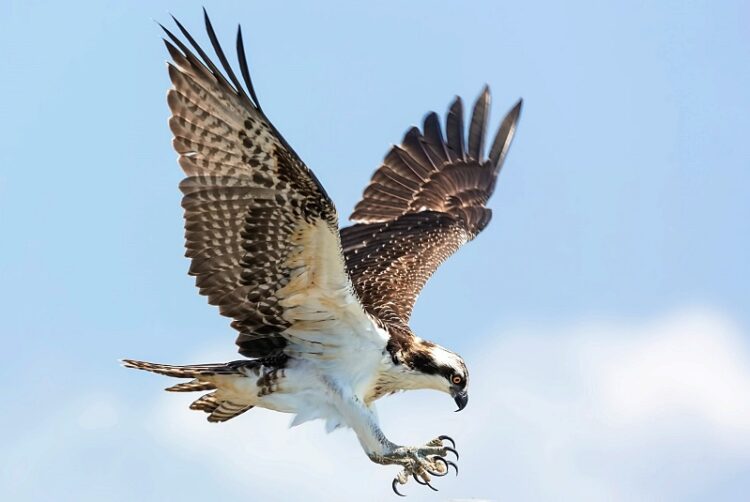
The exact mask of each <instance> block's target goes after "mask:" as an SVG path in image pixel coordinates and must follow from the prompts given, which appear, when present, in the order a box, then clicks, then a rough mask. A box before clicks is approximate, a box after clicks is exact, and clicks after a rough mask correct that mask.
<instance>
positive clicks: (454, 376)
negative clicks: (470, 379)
mask: <svg viewBox="0 0 750 502" xmlns="http://www.w3.org/2000/svg"><path fill="white" fill-rule="evenodd" d="M451 380H452V381H453V383H454V384H456V385H458V384H460V383H461V381H462V380H463V378H461V377H460V376H458V375H453V378H452V379H451Z"/></svg>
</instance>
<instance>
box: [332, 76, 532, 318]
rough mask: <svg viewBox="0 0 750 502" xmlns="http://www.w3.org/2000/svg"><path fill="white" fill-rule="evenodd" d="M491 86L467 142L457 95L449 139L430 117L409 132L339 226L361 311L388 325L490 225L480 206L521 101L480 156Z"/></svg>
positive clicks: (490, 186)
mask: <svg viewBox="0 0 750 502" xmlns="http://www.w3.org/2000/svg"><path fill="white" fill-rule="evenodd" d="M489 102H490V92H489V89H488V88H486V87H485V89H484V91H483V92H482V94H481V95H480V96H479V99H478V100H477V102H476V104H475V105H474V109H473V113H472V117H471V120H470V125H469V141H468V144H467V143H466V141H465V140H464V123H463V104H462V102H461V99H460V98H456V99H455V101H454V102H453V104H452V105H451V107H450V109H449V112H448V118H447V121H446V129H447V133H448V134H447V139H444V138H443V134H442V132H441V130H440V122H439V119H438V118H437V115H436V114H435V113H434V112H433V113H430V114H428V115H427V116H426V117H425V119H424V124H423V130H422V131H420V130H419V129H417V128H416V127H413V128H411V129H410V130H409V131H408V132H407V133H406V135H405V136H404V139H403V140H402V142H401V145H398V146H394V147H393V148H392V149H391V151H390V152H389V153H388V155H386V157H385V160H384V161H383V165H382V166H380V168H379V169H378V170H377V171H376V172H375V174H374V175H373V177H372V181H371V182H370V184H369V185H368V187H367V188H366V189H365V191H364V195H363V197H362V200H361V201H360V202H359V203H358V204H357V206H356V207H355V209H354V212H353V213H352V215H351V219H352V221H355V222H357V223H358V224H356V225H353V226H351V227H347V228H343V229H341V241H342V246H343V250H344V255H345V257H346V264H347V268H348V270H349V274H350V276H351V277H352V281H353V282H354V286H355V288H356V290H357V294H358V296H359V298H360V299H361V300H362V302H363V305H364V307H365V309H366V310H367V311H368V312H370V313H372V314H373V315H376V316H378V317H379V318H381V319H384V320H386V322H391V323H396V322H401V323H403V324H406V323H407V322H408V320H409V317H410V316H411V312H412V308H413V307H414V302H415V301H416V299H417V296H418V295H419V292H420V291H421V289H422V287H423V286H424V284H425V282H427V280H428V279H429V278H430V276H431V275H432V274H433V273H434V272H435V270H436V269H437V268H438V266H439V265H440V264H441V263H442V262H443V261H445V260H446V259H447V258H448V257H449V256H450V255H452V254H453V253H454V252H456V251H457V250H458V248H459V247H461V246H462V245H463V244H464V243H466V242H467V241H469V240H471V239H473V238H474V237H475V236H476V235H477V234H478V233H479V232H481V231H482V229H484V227H485V226H486V225H487V224H488V223H489V221H490V218H491V216H492V212H491V210H490V209H488V208H487V207H486V206H485V205H486V203H487V200H488V199H489V197H490V195H492V192H493V191H494V189H495V183H496V181H497V175H498V173H499V171H500V168H501V166H502V161H503V159H504V157H505V153H506V151H507V149H508V147H509V146H510V142H511V140H512V138H513V133H514V132H515V124H516V121H517V120H518V116H519V114H520V111H521V102H520V101H519V102H518V104H516V106H515V107H514V108H513V109H512V110H511V111H510V113H508V115H507V116H506V118H505V120H504V121H503V123H502V125H501V126H500V129H499V131H498V133H497V136H496V137H495V140H494V145H497V147H496V148H493V151H492V152H491V154H490V157H489V158H484V156H483V155H484V154H483V150H484V148H483V145H484V138H485V136H486V131H485V129H486V124H487V116H488V107H489Z"/></svg>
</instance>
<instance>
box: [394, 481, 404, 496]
mask: <svg viewBox="0 0 750 502" xmlns="http://www.w3.org/2000/svg"><path fill="white" fill-rule="evenodd" d="M396 483H398V478H393V483H391V488H393V492H394V493H395V494H396V495H398V496H399V497H406V495H404V494H403V493H401V492H399V491H398V490H397V489H396Z"/></svg>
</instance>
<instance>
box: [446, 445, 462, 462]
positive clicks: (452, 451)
mask: <svg viewBox="0 0 750 502" xmlns="http://www.w3.org/2000/svg"><path fill="white" fill-rule="evenodd" d="M443 448H445V451H449V452H451V453H453V454H454V455H455V456H456V460H458V459H459V457H458V452H457V451H456V450H455V449H453V448H451V447H450V446H444V447H443Z"/></svg>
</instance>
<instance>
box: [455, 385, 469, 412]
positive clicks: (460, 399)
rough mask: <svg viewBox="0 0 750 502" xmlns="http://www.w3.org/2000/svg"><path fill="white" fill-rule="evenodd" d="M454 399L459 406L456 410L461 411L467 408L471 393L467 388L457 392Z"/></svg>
mask: <svg viewBox="0 0 750 502" xmlns="http://www.w3.org/2000/svg"><path fill="white" fill-rule="evenodd" d="M453 400H454V401H456V406H458V409H457V410H456V411H461V410H463V409H464V408H466V403H468V402H469V394H468V393H467V392H466V391H465V390H464V391H461V392H457V393H456V394H454V395H453Z"/></svg>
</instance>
